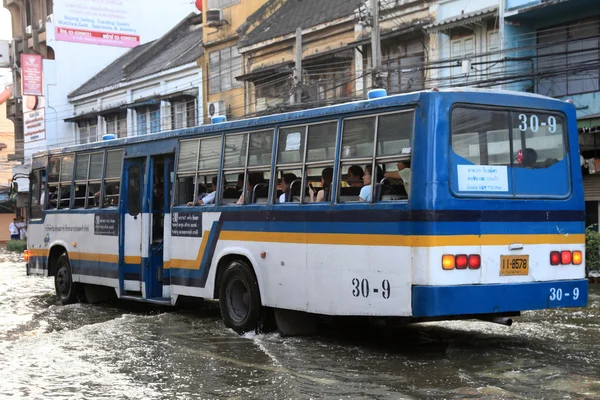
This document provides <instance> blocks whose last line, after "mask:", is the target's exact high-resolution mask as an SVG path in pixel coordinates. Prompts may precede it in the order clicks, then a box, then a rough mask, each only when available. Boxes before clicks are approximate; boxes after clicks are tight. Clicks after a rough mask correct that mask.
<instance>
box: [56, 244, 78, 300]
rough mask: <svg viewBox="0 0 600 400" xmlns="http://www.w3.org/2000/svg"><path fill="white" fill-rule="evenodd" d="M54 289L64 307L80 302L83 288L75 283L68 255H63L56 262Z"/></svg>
mask: <svg viewBox="0 0 600 400" xmlns="http://www.w3.org/2000/svg"><path fill="white" fill-rule="evenodd" d="M54 288H55V289H56V296H57V297H58V299H59V300H60V302H61V304H62V305H67V304H74V303H77V301H78V300H79V295H80V292H81V288H80V285H79V284H78V283H75V282H73V273H72V270H71V263H70V262H69V256H67V253H63V254H62V255H61V256H60V257H58V260H57V261H56V275H54Z"/></svg>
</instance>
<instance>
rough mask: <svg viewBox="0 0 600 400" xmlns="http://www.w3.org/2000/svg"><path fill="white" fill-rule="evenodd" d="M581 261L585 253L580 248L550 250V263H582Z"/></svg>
mask: <svg viewBox="0 0 600 400" xmlns="http://www.w3.org/2000/svg"><path fill="white" fill-rule="evenodd" d="M581 263H583V253H582V252H581V251H579V250H575V251H569V250H563V251H551V252H550V265H571V264H573V265H581Z"/></svg>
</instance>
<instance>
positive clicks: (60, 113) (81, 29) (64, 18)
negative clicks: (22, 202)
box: [3, 0, 194, 159]
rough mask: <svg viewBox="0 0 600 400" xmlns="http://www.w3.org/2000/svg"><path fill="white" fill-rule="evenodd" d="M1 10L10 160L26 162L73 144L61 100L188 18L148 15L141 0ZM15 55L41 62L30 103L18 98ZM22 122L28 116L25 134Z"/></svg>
mask: <svg viewBox="0 0 600 400" xmlns="http://www.w3.org/2000/svg"><path fill="white" fill-rule="evenodd" d="M3 5H4V7H5V8H7V9H8V10H9V11H10V13H11V16H12V31H13V41H12V57H11V66H12V68H13V72H14V82H15V92H14V96H13V97H12V98H11V99H9V100H8V117H9V118H10V119H11V120H12V121H13V122H14V123H15V136H16V152H17V155H19V156H20V157H22V158H25V159H27V158H29V157H31V155H32V154H33V153H34V152H36V151H39V150H42V149H46V148H52V147H56V146H61V145H67V144H74V143H77V141H78V137H77V135H78V131H77V129H75V126H74V124H72V123H70V122H65V121H64V119H65V118H66V117H68V116H71V115H73V113H74V108H73V105H72V104H70V103H69V101H68V100H69V99H68V95H69V94H70V93H72V92H73V91H74V90H75V89H77V88H78V87H79V86H81V85H82V84H83V83H84V82H86V81H88V80H89V79H90V78H91V77H92V76H93V75H94V74H96V73H97V72H98V71H99V70H100V69H102V68H104V67H106V66H107V65H108V64H110V63H111V62H113V61H114V60H115V59H116V58H118V57H120V56H121V55H123V54H124V53H125V52H127V51H128V50H129V49H131V48H134V47H137V46H139V45H143V44H145V43H148V42H151V41H153V40H155V39H157V38H159V37H160V36H162V35H163V34H164V33H166V32H167V30H169V29H170V28H171V27H173V26H175V25H176V24H177V23H178V22H180V21H181V20H182V19H183V18H184V17H185V16H186V15H188V14H189V13H190V12H193V11H194V5H193V3H192V2H171V3H170V4H169V6H168V7H152V6H148V2H146V1H143V0H134V1H127V2H112V3H109V4H104V5H98V4H96V3H93V2H89V1H85V0H71V1H58V0H57V1H53V0H3ZM21 54H28V55H29V54H32V55H41V56H42V58H43V61H42V90H41V94H37V95H36V96H34V97H36V99H34V100H32V99H25V98H24V97H23V93H22V92H21V84H22V74H23V69H22V67H23V66H22V65H21V59H20V56H21ZM28 102H29V103H28ZM34 103H35V110H30V111H28V110H27V108H25V115H24V106H26V104H34ZM28 112H29V113H33V114H28ZM28 115H33V116H34V118H31V119H30V120H31V121H32V123H31V124H30V126H27V124H26V120H27V116H28ZM24 116H25V120H24Z"/></svg>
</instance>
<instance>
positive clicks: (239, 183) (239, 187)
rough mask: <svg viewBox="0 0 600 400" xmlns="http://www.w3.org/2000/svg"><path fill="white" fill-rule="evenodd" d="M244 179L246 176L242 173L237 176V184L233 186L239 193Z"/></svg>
mask: <svg viewBox="0 0 600 400" xmlns="http://www.w3.org/2000/svg"><path fill="white" fill-rule="evenodd" d="M245 178H246V174H244V173H243V172H242V173H241V174H238V177H237V182H236V184H235V188H236V189H237V190H239V191H240V192H241V191H242V188H243V187H244V179H245Z"/></svg>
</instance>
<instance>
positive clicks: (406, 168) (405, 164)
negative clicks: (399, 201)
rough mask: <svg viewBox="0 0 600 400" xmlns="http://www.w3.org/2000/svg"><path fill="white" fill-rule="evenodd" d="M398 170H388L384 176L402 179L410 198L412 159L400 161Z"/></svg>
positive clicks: (397, 164)
mask: <svg viewBox="0 0 600 400" xmlns="http://www.w3.org/2000/svg"><path fill="white" fill-rule="evenodd" d="M396 166H397V167H398V171H388V172H386V173H385V174H384V175H383V177H384V178H388V179H400V180H401V181H402V184H403V185H404V190H405V191H406V195H407V196H408V198H410V172H411V170H410V161H398V162H397V163H396Z"/></svg>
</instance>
